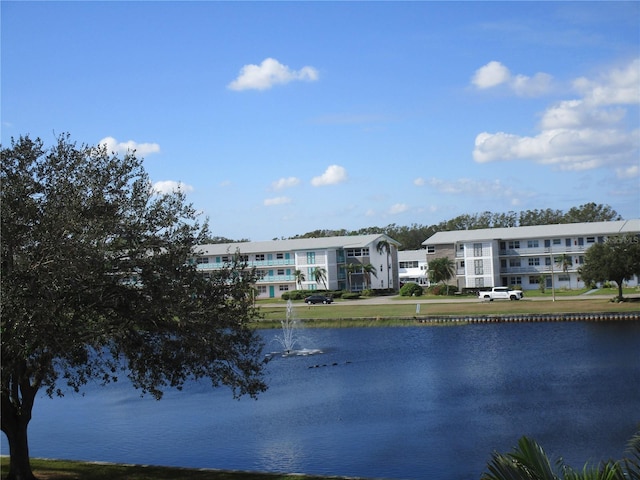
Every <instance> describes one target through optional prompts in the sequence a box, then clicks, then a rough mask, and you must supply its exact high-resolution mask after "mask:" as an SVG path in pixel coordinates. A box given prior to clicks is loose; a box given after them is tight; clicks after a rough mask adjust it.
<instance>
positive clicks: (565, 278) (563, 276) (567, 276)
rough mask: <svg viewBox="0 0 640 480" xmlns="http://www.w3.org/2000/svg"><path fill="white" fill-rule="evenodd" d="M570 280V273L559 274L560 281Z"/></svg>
mask: <svg viewBox="0 0 640 480" xmlns="http://www.w3.org/2000/svg"><path fill="white" fill-rule="evenodd" d="M569 280H570V278H569V275H558V281H560V282H568V281H569Z"/></svg>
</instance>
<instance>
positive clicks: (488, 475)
mask: <svg viewBox="0 0 640 480" xmlns="http://www.w3.org/2000/svg"><path fill="white" fill-rule="evenodd" d="M627 453H628V455H629V456H628V457H625V458H623V459H622V460H620V461H612V460H609V461H607V462H602V463H600V464H599V465H596V466H589V465H585V466H584V467H583V469H582V470H580V471H576V470H574V469H572V468H571V467H570V466H568V465H566V464H565V463H564V462H562V460H559V461H558V462H556V465H557V469H554V468H553V467H552V465H551V461H550V460H549V457H548V456H547V454H546V453H545V451H544V450H543V448H542V447H541V446H540V445H539V444H538V443H536V442H535V440H532V439H530V438H527V437H522V438H520V440H518V445H517V447H515V448H514V450H513V452H511V453H507V454H502V453H498V452H495V453H493V455H492V457H491V462H490V463H489V464H488V466H487V470H488V472H485V473H484V474H483V475H482V477H481V480H625V479H638V478H640V432H639V433H636V434H635V435H634V436H633V438H632V439H631V441H630V442H629V444H628V449H627Z"/></svg>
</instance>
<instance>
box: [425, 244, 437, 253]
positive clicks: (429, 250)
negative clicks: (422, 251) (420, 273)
mask: <svg viewBox="0 0 640 480" xmlns="http://www.w3.org/2000/svg"><path fill="white" fill-rule="evenodd" d="M427 253H436V246H435V245H427Z"/></svg>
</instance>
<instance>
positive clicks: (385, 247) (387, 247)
mask: <svg viewBox="0 0 640 480" xmlns="http://www.w3.org/2000/svg"><path fill="white" fill-rule="evenodd" d="M376 250H377V252H378V253H380V254H382V253H386V254H387V288H391V285H390V282H389V270H390V269H391V265H390V264H389V256H390V255H391V244H390V243H389V241H388V240H380V241H379V242H378V244H377V245H376Z"/></svg>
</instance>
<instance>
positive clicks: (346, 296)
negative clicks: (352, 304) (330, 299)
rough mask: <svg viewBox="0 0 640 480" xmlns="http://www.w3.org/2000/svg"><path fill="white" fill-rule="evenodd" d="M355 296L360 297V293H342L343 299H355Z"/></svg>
mask: <svg viewBox="0 0 640 480" xmlns="http://www.w3.org/2000/svg"><path fill="white" fill-rule="evenodd" d="M357 298H360V294H359V293H357V292H344V293H343V294H342V299H343V300H355V299H357Z"/></svg>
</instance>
